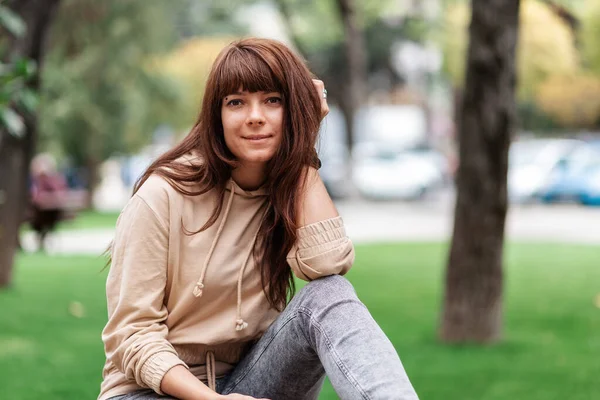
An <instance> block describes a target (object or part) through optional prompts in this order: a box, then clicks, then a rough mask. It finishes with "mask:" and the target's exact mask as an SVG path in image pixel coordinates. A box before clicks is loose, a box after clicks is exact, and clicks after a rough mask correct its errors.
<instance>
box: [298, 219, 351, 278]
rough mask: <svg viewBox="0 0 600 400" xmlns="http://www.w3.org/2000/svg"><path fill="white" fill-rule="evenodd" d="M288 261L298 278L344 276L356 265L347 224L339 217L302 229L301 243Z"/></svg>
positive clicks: (299, 237) (299, 236)
mask: <svg viewBox="0 0 600 400" xmlns="http://www.w3.org/2000/svg"><path fill="white" fill-rule="evenodd" d="M287 261H288V264H289V265H290V267H291V268H292V271H293V272H294V275H296V276H297V277H298V278H300V279H302V280H305V281H312V280H313V279H317V278H321V277H323V276H327V275H335V274H339V275H344V274H345V273H346V272H348V270H349V269H350V267H352V263H353V262H354V246H353V245H352V241H350V239H349V238H348V237H347V236H346V230H345V229H344V222H343V221H342V218H341V217H335V218H331V219H327V220H324V221H319V222H316V223H314V224H310V225H306V226H303V227H301V228H300V229H298V240H297V241H296V244H295V245H294V247H292V250H290V252H289V253H288V256H287Z"/></svg>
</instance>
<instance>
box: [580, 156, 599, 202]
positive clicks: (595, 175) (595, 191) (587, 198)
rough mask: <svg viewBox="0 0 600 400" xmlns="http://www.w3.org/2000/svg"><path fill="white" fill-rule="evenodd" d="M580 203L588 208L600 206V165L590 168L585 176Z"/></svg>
mask: <svg viewBox="0 0 600 400" xmlns="http://www.w3.org/2000/svg"><path fill="white" fill-rule="evenodd" d="M580 201H581V202H582V203H583V204H586V205H588V206H600V165H596V166H595V167H592V168H590V170H589V171H588V173H587V174H586V175H585V177H584V184H583V190H582V192H581V197H580Z"/></svg>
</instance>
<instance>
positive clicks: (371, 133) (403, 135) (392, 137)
mask: <svg viewBox="0 0 600 400" xmlns="http://www.w3.org/2000/svg"><path fill="white" fill-rule="evenodd" d="M354 126H355V130H356V146H355V147H356V149H357V150H358V151H360V149H361V148H362V146H363V145H367V146H369V145H370V144H376V145H381V146H385V148H386V149H387V150H394V151H401V150H404V149H410V148H415V147H417V146H420V145H422V144H423V143H425V142H426V140H427V118H426V115H425V111H424V110H423V108H422V107H420V106H417V105H412V104H402V105H397V104H385V105H371V106H364V107H361V108H360V109H359V110H358V112H357V113H356V117H355V119H354ZM353 155H354V154H353ZM357 156H358V157H359V158H360V154H358V155H357Z"/></svg>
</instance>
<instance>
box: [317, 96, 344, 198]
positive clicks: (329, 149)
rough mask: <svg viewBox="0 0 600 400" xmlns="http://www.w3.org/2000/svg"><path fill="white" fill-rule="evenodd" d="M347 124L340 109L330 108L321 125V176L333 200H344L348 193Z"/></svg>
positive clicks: (319, 144)
mask: <svg viewBox="0 0 600 400" xmlns="http://www.w3.org/2000/svg"><path fill="white" fill-rule="evenodd" d="M346 135H347V130H346V122H345V120H344V116H343V114H342V112H341V111H340V109H339V108H337V107H335V106H330V109H329V114H328V115H327V116H326V117H325V119H324V120H323V122H322V123H321V129H320V130H319V141H318V143H317V153H318V154H319V159H320V160H321V168H320V169H319V174H320V176H321V179H323V183H324V184H325V187H326V188H327V191H328V192H329V195H330V196H331V197H332V198H343V197H345V196H346V195H347V194H348V193H349V191H348V175H349V166H348V163H349V158H350V157H349V152H348V147H347V146H346Z"/></svg>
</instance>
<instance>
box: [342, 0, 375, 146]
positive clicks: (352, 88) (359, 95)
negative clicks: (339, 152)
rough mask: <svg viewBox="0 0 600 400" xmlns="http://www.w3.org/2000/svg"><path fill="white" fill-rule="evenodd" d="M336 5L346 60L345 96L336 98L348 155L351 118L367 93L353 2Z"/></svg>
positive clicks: (363, 54)
mask: <svg viewBox="0 0 600 400" xmlns="http://www.w3.org/2000/svg"><path fill="white" fill-rule="evenodd" d="M337 6H338V9H339V12H340V17H341V20H342V23H343V25H344V46H345V49H346V60H347V68H346V78H347V84H346V85H344V86H343V90H344V91H345V93H342V95H341V96H340V108H341V110H342V113H343V114H344V118H345V120H346V127H347V131H348V135H347V139H346V144H347V146H348V150H349V151H350V154H351V153H352V149H353V147H354V142H355V139H356V132H355V130H354V115H355V114H356V111H357V110H358V109H359V107H360V106H361V104H362V102H363V101H364V100H365V99H366V97H367V94H368V93H367V55H366V47H365V39H364V36H363V32H362V29H361V27H360V24H359V23H358V21H357V14H356V7H355V4H354V1H353V0H337Z"/></svg>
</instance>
